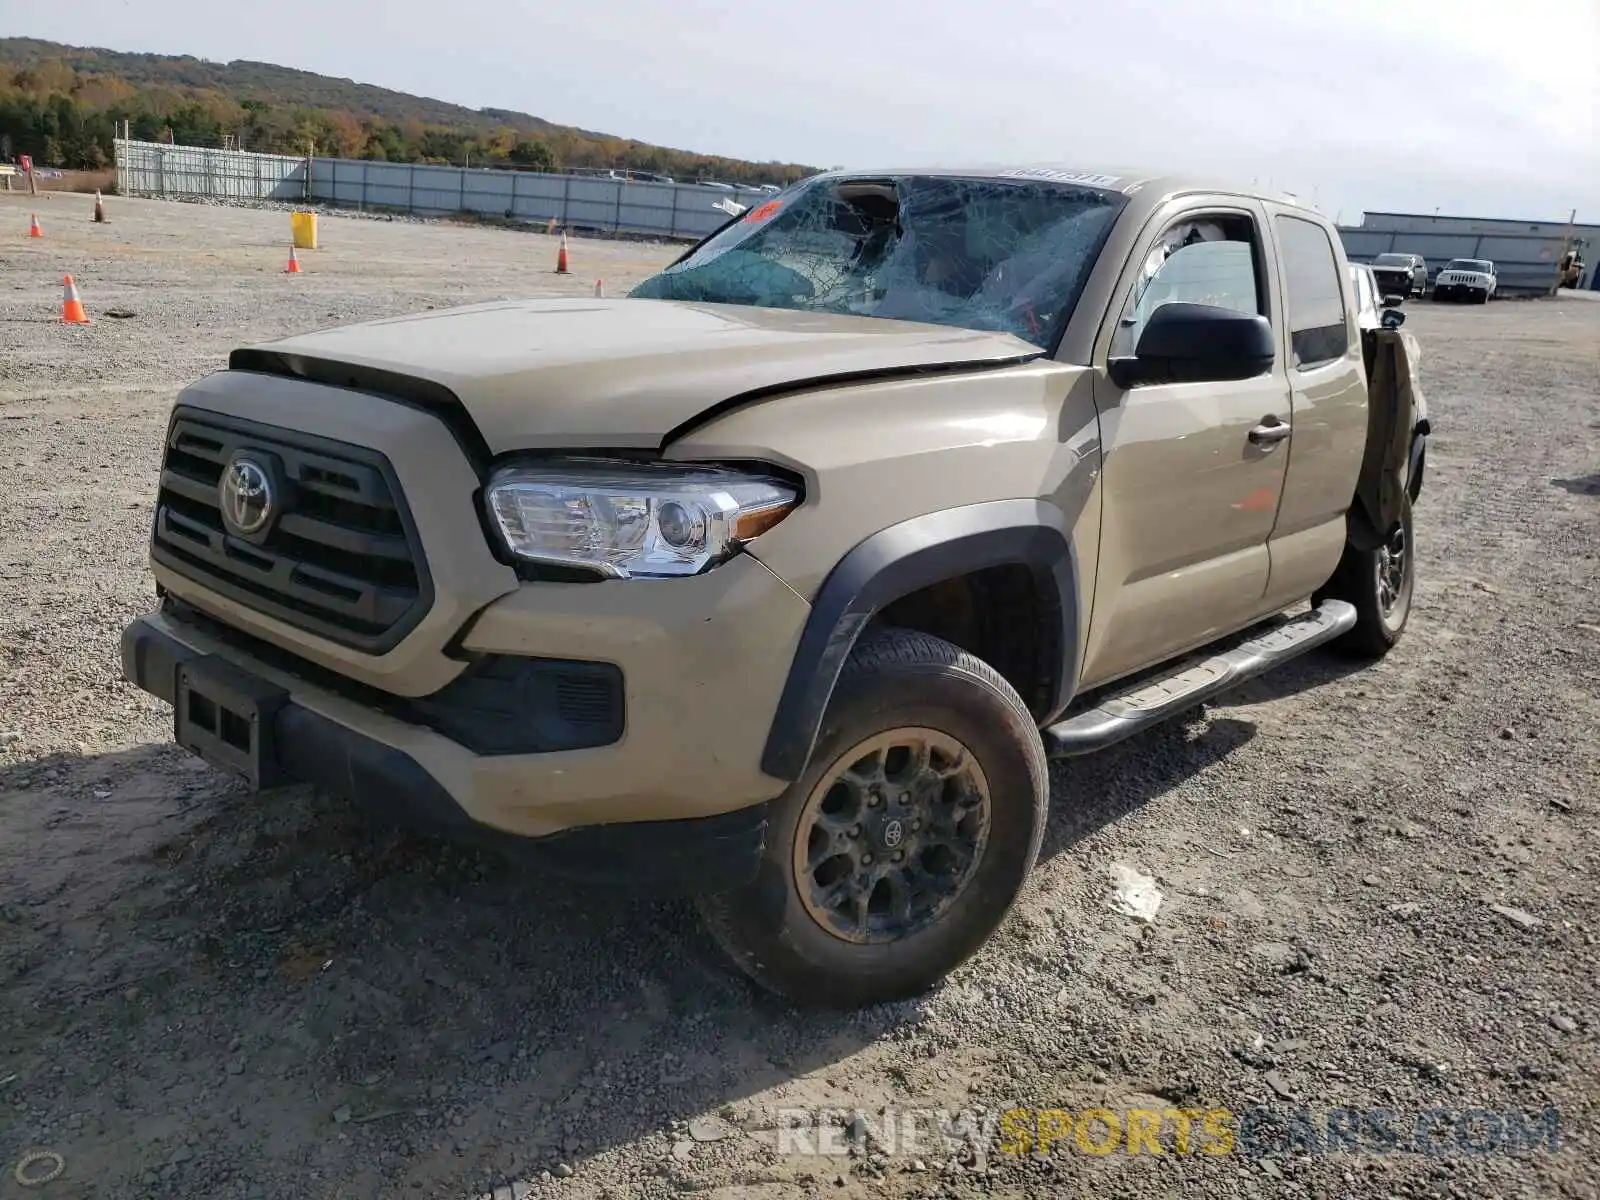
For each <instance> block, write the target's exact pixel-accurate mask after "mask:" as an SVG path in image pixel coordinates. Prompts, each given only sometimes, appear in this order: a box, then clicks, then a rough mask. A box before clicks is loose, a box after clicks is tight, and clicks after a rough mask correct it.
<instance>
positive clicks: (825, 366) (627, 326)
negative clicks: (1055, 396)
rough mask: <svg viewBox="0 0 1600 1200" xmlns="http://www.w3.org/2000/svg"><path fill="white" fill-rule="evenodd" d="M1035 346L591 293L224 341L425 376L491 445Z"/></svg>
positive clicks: (266, 353) (1001, 338)
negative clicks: (255, 340)
mask: <svg viewBox="0 0 1600 1200" xmlns="http://www.w3.org/2000/svg"><path fill="white" fill-rule="evenodd" d="M1042 354H1043V351H1041V350H1040V349H1039V348H1038V347H1037V346H1034V345H1031V344H1030V343H1028V342H1025V341H1023V340H1022V339H1020V338H1017V337H1013V336H1012V335H1010V334H1006V333H989V332H983V331H978V330H967V329H954V328H950V327H947V326H942V325H928V324H921V323H918V322H911V321H891V320H884V319H880V318H876V317H853V316H835V315H831V314H825V313H810V312H795V311H790V310H785V309H773V308H753V307H745V306H741V305H722V304H690V303H684V302H679V301H664V300H633V299H626V298H619V299H614V300H608V299H599V298H596V299H593V300H558V299H551V300H518V301H507V302H501V303H490V304H477V305H471V306H468V307H463V308H453V309H446V310H440V311H435V312H424V313H418V314H415V315H412V316H406V317H396V318H391V319H388V320H381V321H372V322H367V323H364V324H360V325H346V326H340V327H337V328H333V329H325V330H320V331H317V332H314V333H307V334H302V335H298V336H295V337H290V338H285V339H282V340H280V341H275V342H269V343H266V344H263V345H258V346H253V347H248V348H246V349H243V350H239V351H235V352H234V354H233V356H232V358H231V360H230V366H232V367H235V368H242V369H255V370H270V371H273V372H276V373H283V374H291V375H297V376H302V377H305V378H308V379H312V380H316V381H319V382H329V383H341V384H348V383H352V382H354V384H355V385H356V386H359V387H363V388H370V389H372V390H376V391H382V390H385V388H384V384H383V382H382V379H383V377H384V376H385V375H386V376H388V378H389V380H390V381H391V382H392V381H393V379H394V377H395V376H399V377H401V379H402V380H421V381H425V382H426V383H428V384H431V385H434V386H433V388H432V389H431V391H432V393H435V394H436V393H438V390H439V389H444V390H446V391H448V392H449V393H450V395H452V396H454V397H455V399H456V400H458V401H459V402H460V403H461V405H462V406H463V407H464V408H465V409H466V412H467V415H468V416H469V417H470V418H471V420H472V422H473V423H474V424H475V425H476V426H477V428H478V432H479V433H480V435H481V436H482V437H483V440H484V441H485V443H487V445H488V448H489V450H490V452H491V453H495V454H499V453H502V452H504V451H507V450H519V449H539V448H557V447H560V448H568V449H607V448H616V449H624V448H643V447H651V448H654V447H659V446H661V445H662V444H663V442H664V441H665V440H666V439H667V438H668V436H669V435H670V434H672V432H673V431H674V430H677V429H679V428H680V427H682V426H684V425H685V424H687V423H689V422H692V421H693V420H694V419H695V418H696V417H698V416H699V415H700V414H702V413H704V412H706V411H707V410H708V409H711V408H714V407H716V406H718V405H722V404H724V403H726V402H727V401H729V400H732V399H734V398H736V397H741V396H746V395H750V394H752V393H757V394H759V393H764V392H772V391H778V390H784V389H787V388H792V387H797V386H805V385H809V384H814V383H821V382H824V381H827V380H831V379H833V380H836V379H840V378H848V377H857V378H859V377H862V376H872V375H879V374H901V373H913V372H919V371H927V370H939V369H960V368H964V367H970V368H972V369H983V368H992V367H998V366H1004V365H1008V364H1012V363H1017V362H1025V361H1027V360H1030V359H1034V358H1038V357H1040V356H1041V355H1042ZM340 368H357V369H356V370H353V371H352V370H349V369H345V370H341V369H340ZM380 373H381V374H380ZM424 398H425V397H424ZM443 398H444V399H445V400H448V399H449V397H443Z"/></svg>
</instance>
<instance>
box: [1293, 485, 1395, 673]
mask: <svg viewBox="0 0 1600 1200" xmlns="http://www.w3.org/2000/svg"><path fill="white" fill-rule="evenodd" d="M1416 561H1417V556H1416V547H1415V545H1414V544H1413V541H1412V535H1411V497H1410V496H1409V495H1405V494H1402V496H1401V500H1400V519H1399V520H1398V521H1396V522H1395V524H1394V527H1393V528H1391V529H1390V530H1389V532H1388V534H1387V535H1386V536H1385V538H1384V540H1383V542H1382V543H1381V544H1380V545H1379V546H1377V547H1376V548H1374V549H1372V550H1358V549H1356V548H1355V547H1354V546H1351V545H1348V544H1347V545H1346V546H1345V548H1344V557H1343V558H1341V559H1340V560H1339V565H1338V567H1337V568H1335V569H1334V572H1333V576H1332V577H1331V578H1330V579H1329V580H1328V582H1327V583H1326V584H1324V585H1323V587H1322V589H1321V590H1320V591H1318V592H1317V593H1316V594H1315V595H1314V596H1312V598H1311V602H1312V604H1320V603H1322V601H1323V600H1325V599H1330V598H1331V599H1334V600H1344V601H1346V602H1347V603H1349V604H1351V605H1353V606H1354V607H1355V610H1356V623H1355V626H1354V627H1353V628H1352V629H1351V630H1350V632H1349V633H1346V634H1344V635H1343V636H1342V637H1340V638H1339V639H1338V640H1337V641H1335V642H1334V643H1332V644H1333V646H1334V648H1335V649H1337V650H1340V651H1342V652H1344V653H1346V654H1350V655H1354V656H1355V657H1358V658H1382V657H1383V656H1384V655H1385V654H1387V653H1389V651H1390V650H1391V649H1393V648H1394V645H1395V643H1396V642H1398V641H1399V640H1400V637H1401V635H1402V634H1403V633H1404V632H1405V628H1406V621H1407V620H1408V619H1409V618H1410V616H1411V596H1412V592H1413V590H1414V588H1415V586H1416Z"/></svg>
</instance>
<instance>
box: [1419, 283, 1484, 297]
mask: <svg viewBox="0 0 1600 1200" xmlns="http://www.w3.org/2000/svg"><path fill="white" fill-rule="evenodd" d="M1488 294H1489V289H1488V288H1487V287H1480V286H1478V285H1476V284H1471V283H1435V284H1434V285H1433V298H1434V299H1435V300H1476V299H1478V298H1479V297H1480V296H1487V295H1488Z"/></svg>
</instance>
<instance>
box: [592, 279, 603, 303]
mask: <svg viewBox="0 0 1600 1200" xmlns="http://www.w3.org/2000/svg"><path fill="white" fill-rule="evenodd" d="M594 294H595V298H596V299H598V300H604V299H605V296H606V281H605V280H604V279H596V280H595V281H594Z"/></svg>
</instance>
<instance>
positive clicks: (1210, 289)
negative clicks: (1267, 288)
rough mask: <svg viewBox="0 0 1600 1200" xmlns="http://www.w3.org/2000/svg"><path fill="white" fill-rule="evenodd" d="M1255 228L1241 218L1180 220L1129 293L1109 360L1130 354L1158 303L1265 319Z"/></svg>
mask: <svg viewBox="0 0 1600 1200" xmlns="http://www.w3.org/2000/svg"><path fill="white" fill-rule="evenodd" d="M1256 245H1257V241H1256V232H1255V223H1254V222H1252V221H1251V220H1250V218H1249V217H1245V216H1234V215H1228V216H1215V217H1185V218H1184V219H1183V220H1182V221H1180V222H1178V223H1177V224H1176V225H1174V226H1172V227H1171V228H1170V229H1168V230H1167V231H1166V232H1165V233H1163V234H1162V235H1161V237H1160V238H1159V239H1157V241H1156V244H1155V245H1154V246H1152V247H1151V248H1150V252H1149V253H1148V254H1147V255H1146V256H1145V261H1144V265H1143V267H1142V269H1141V270H1140V272H1139V277H1138V279H1136V280H1135V281H1134V284H1133V290H1132V291H1131V292H1129V293H1128V300H1127V303H1126V304H1125V305H1124V306H1123V310H1122V317H1121V320H1120V321H1119V322H1118V323H1117V331H1116V333H1115V334H1113V335H1112V338H1111V357H1112V358H1124V357H1128V356H1130V355H1132V354H1133V353H1134V350H1135V348H1136V347H1137V346H1138V344H1139V335H1140V334H1141V333H1143V332H1144V326H1145V322H1146V321H1148V320H1149V319H1150V314H1151V313H1153V312H1154V311H1155V310H1156V309H1158V308H1160V307H1161V306H1162V305H1163V304H1172V303H1175V302H1181V303H1185V304H1212V305H1216V306H1217V307H1219V308H1231V309H1233V310H1234V311H1236V312H1243V313H1254V314H1258V315H1262V316H1264V315H1266V310H1265V307H1264V306H1263V304H1262V288H1261V283H1260V279H1261V269H1260V268H1261V262H1260V256H1259V254H1258V253H1257V251H1256Z"/></svg>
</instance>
